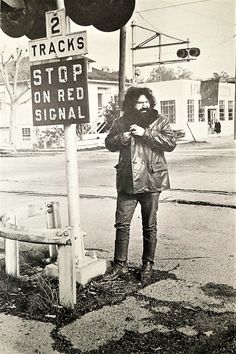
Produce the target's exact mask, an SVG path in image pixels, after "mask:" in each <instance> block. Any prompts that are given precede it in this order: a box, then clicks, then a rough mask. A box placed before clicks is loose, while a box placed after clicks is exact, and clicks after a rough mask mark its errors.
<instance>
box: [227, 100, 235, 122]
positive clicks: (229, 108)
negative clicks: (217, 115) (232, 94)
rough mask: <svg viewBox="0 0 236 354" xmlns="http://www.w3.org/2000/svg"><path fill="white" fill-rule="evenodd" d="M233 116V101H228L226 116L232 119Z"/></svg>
mask: <svg viewBox="0 0 236 354" xmlns="http://www.w3.org/2000/svg"><path fill="white" fill-rule="evenodd" d="M233 116H234V108H233V101H228V117H229V120H233Z"/></svg>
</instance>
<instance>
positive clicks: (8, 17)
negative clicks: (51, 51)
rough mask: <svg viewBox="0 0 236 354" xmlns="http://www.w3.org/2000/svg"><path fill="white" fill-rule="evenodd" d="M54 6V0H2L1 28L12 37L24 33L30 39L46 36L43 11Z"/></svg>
mask: <svg viewBox="0 0 236 354" xmlns="http://www.w3.org/2000/svg"><path fill="white" fill-rule="evenodd" d="M8 3H9V4H8ZM56 8H57V1H56V0H46V1H40V0H13V1H8V2H7V1H6V0H5V1H2V7H1V29H2V30H3V32H4V33H6V34H7V35H8V36H10V37H13V38H17V37H22V36H24V35H26V36H27V37H28V38H30V39H36V38H42V37H46V23H45V21H46V20H45V12H47V11H50V10H55V9H56Z"/></svg>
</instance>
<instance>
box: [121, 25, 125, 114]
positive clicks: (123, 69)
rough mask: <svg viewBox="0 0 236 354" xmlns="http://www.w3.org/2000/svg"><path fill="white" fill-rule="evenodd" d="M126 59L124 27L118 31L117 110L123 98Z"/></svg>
mask: <svg viewBox="0 0 236 354" xmlns="http://www.w3.org/2000/svg"><path fill="white" fill-rule="evenodd" d="M125 57H126V27H125V26H124V27H122V28H121V29H120V54H119V110H120V112H121V111H122V103H123V101H124V97H125V63H126V60H125Z"/></svg>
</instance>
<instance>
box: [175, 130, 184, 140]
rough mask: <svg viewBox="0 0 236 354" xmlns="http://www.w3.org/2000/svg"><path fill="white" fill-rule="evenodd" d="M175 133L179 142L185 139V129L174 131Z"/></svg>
mask: <svg viewBox="0 0 236 354" xmlns="http://www.w3.org/2000/svg"><path fill="white" fill-rule="evenodd" d="M173 132H174V133H175V136H176V139H177V140H179V139H181V138H184V137H185V131H184V130H183V129H173Z"/></svg>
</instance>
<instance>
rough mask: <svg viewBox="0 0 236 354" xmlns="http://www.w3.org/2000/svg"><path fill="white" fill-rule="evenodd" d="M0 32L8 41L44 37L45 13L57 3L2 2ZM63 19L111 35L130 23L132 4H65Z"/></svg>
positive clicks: (87, 0) (77, 0)
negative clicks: (65, 16) (7, 37)
mask: <svg viewBox="0 0 236 354" xmlns="http://www.w3.org/2000/svg"><path fill="white" fill-rule="evenodd" d="M1 5H2V6H1V9H0V13H1V28H2V30H3V32H5V33H6V34H7V35H8V36H10V37H14V38H17V37H22V36H24V35H26V36H27V37H28V38H30V39H37V38H43V37H46V24H45V12H47V11H50V10H56V9H57V0H43V1H42V0H3V1H2V2H1ZM64 5H65V9H66V15H68V16H69V17H70V18H71V19H72V21H74V22H75V23H77V24H78V25H81V26H89V25H93V26H94V27H95V28H97V29H98V30H100V31H104V32H113V31H116V30H118V29H120V28H122V27H123V26H124V25H125V24H126V23H127V22H128V20H129V19H130V17H131V16H132V14H133V11H134V8H135V0H64Z"/></svg>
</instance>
